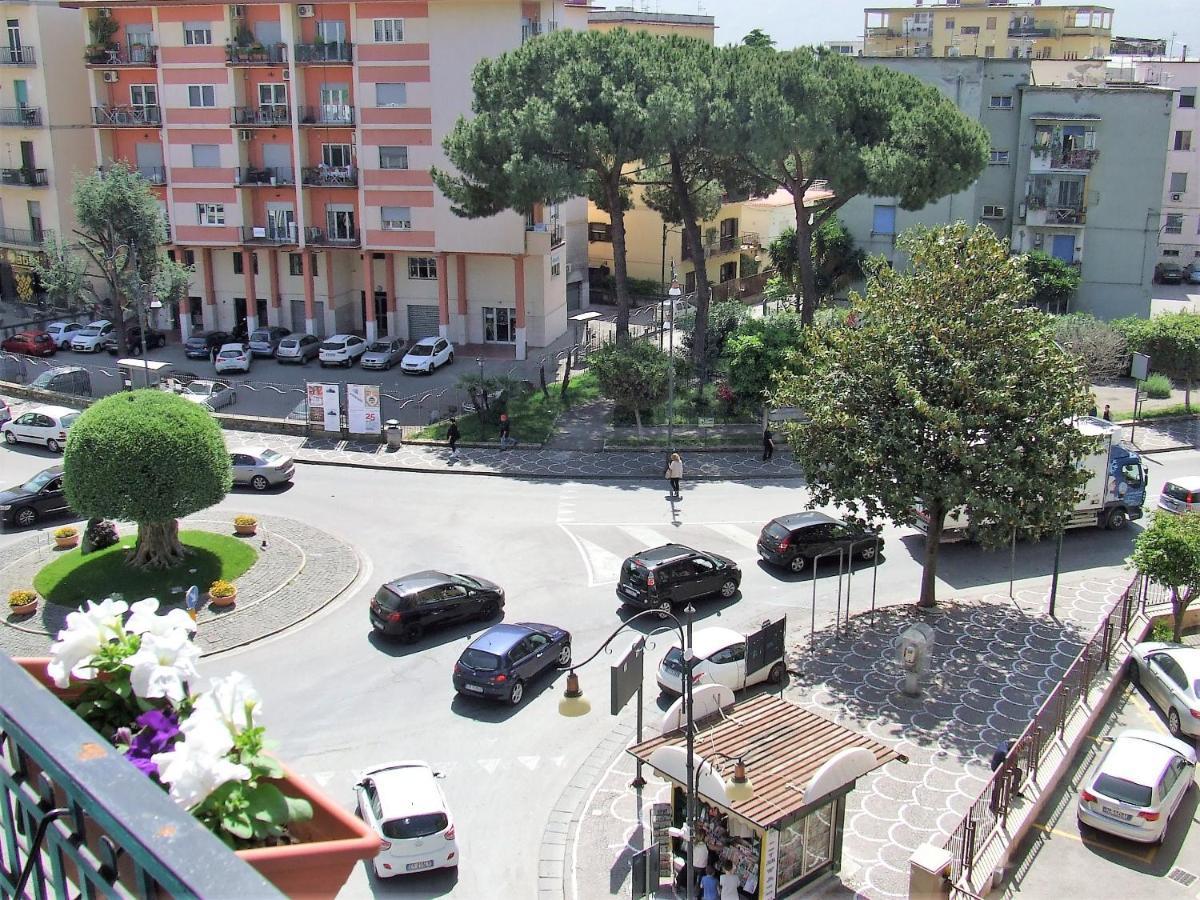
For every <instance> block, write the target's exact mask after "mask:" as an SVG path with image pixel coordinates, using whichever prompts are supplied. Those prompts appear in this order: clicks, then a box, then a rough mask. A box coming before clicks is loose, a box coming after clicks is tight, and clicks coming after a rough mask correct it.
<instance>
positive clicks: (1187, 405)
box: [1183, 376, 1192, 412]
mask: <svg viewBox="0 0 1200 900" xmlns="http://www.w3.org/2000/svg"><path fill="white" fill-rule="evenodd" d="M1183 408H1184V409H1186V410H1187V411H1188V412H1191V411H1192V379H1191V377H1190V376H1189V377H1188V378H1185V379H1184V382H1183Z"/></svg>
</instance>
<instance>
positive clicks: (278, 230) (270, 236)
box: [242, 224, 300, 247]
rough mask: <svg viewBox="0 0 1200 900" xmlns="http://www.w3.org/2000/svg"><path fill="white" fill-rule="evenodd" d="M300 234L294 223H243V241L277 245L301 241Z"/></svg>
mask: <svg viewBox="0 0 1200 900" xmlns="http://www.w3.org/2000/svg"><path fill="white" fill-rule="evenodd" d="M298 234H299V232H298V230H297V228H296V226H295V225H294V224H292V225H289V226H287V227H279V226H276V225H243V226H242V243H243V244H270V245H272V246H276V247H278V246H280V245H282V244H298V243H300V241H299V239H298Z"/></svg>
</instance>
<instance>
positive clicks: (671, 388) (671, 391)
mask: <svg viewBox="0 0 1200 900" xmlns="http://www.w3.org/2000/svg"><path fill="white" fill-rule="evenodd" d="M682 296H683V289H682V288H680V286H679V279H678V278H676V277H675V260H671V289H670V290H669V291H667V303H668V304H669V306H670V312H669V313H668V315H669V316H670V318H671V336H670V338H669V344H670V350H668V351H667V356H668V362H669V366H670V367H669V368H668V369H667V452H668V453H674V452H675V301H677V300H678V299H679V298H680V297H682Z"/></svg>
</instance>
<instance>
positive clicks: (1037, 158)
mask: <svg viewBox="0 0 1200 900" xmlns="http://www.w3.org/2000/svg"><path fill="white" fill-rule="evenodd" d="M1031 154H1032V156H1031V158H1030V160H1029V171H1030V173H1031V174H1037V173H1039V172H1055V171H1066V172H1087V171H1089V170H1090V169H1091V168H1092V167H1093V166H1094V165H1095V164H1096V160H1097V159H1099V158H1100V151H1099V150H1069V149H1068V150H1064V149H1063V148H1062V146H1061V145H1057V144H1055V145H1040V146H1035V147H1034V148H1033V150H1032V151H1031Z"/></svg>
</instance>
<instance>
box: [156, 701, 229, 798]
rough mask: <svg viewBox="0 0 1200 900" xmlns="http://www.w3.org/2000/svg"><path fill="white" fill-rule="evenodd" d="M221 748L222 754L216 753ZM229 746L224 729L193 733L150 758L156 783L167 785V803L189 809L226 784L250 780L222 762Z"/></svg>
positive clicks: (226, 761) (219, 751) (226, 760)
mask: <svg viewBox="0 0 1200 900" xmlns="http://www.w3.org/2000/svg"><path fill="white" fill-rule="evenodd" d="M188 721H189V722H190V721H191V719H190V718H189V719H188ZM222 746H223V747H224V750H220V749H219V748H220V747H222ZM232 746H233V742H232V740H231V739H229V738H228V732H227V731H226V730H225V729H224V728H221V727H218V728H216V729H211V728H210V729H205V730H202V731H199V732H196V731H193V733H192V734H189V735H188V736H187V738H185V739H184V740H182V741H180V742H179V743H177V744H176V745H175V747H174V749H172V750H169V751H168V752H166V753H156V754H154V756H153V757H151V761H152V762H153V763H154V764H155V765H156V766H158V777H159V779H160V780H161V781H163V782H165V783H166V784H167V785H169V790H168V793H169V794H170V796H171V799H172V800H174V801H175V802H176V803H177V804H179V805H180V806H182V807H183V808H184V809H191V808H192V807H194V806H196V804H198V803H202V802H203V801H204V799H205V798H206V797H208V795H209V794H211V793H212V792H213V791H215V790H216V789H217V788H219V787H220V786H221V785H223V784H225V783H226V782H228V781H245V780H246V779H248V778H249V777H250V770H249V769H248V768H246V767H245V766H243V765H241V764H239V763H235V762H231V761H230V760H228V759H226V758H225V756H224V754H225V753H227V752H228V751H229V749H230V748H231V747H232Z"/></svg>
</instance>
